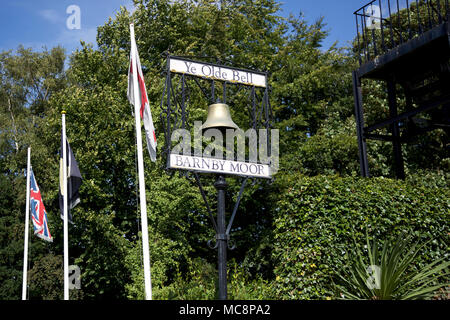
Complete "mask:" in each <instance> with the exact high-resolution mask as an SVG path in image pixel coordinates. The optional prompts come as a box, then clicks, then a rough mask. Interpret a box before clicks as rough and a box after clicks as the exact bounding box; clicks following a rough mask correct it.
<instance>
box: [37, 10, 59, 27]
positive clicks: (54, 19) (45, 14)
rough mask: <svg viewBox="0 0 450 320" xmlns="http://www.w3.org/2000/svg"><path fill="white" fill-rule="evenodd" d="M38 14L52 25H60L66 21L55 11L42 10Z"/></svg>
mask: <svg viewBox="0 0 450 320" xmlns="http://www.w3.org/2000/svg"><path fill="white" fill-rule="evenodd" d="M38 14H39V16H41V17H42V18H44V19H45V20H47V21H48V22H50V23H54V24H58V23H62V22H64V21H65V19H64V17H63V16H62V15H61V14H59V13H58V12H57V11H56V10H53V9H44V10H40V11H38Z"/></svg>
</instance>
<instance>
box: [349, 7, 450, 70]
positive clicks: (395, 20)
mask: <svg viewBox="0 0 450 320" xmlns="http://www.w3.org/2000/svg"><path fill="white" fill-rule="evenodd" d="M353 14H354V15H355V20H356V38H355V41H354V47H355V49H356V52H357V54H358V56H359V62H360V65H361V64H363V63H366V62H369V61H371V60H372V59H374V58H375V57H376V56H379V55H381V54H384V53H387V52H388V51H389V50H391V49H393V48H395V47H397V46H399V45H401V44H403V43H405V42H407V41H409V40H411V39H413V38H416V37H418V36H420V35H421V34H423V33H424V32H426V31H428V30H431V29H433V28H435V27H437V26H439V25H441V24H443V23H445V22H448V21H449V17H450V5H449V0H372V1H370V2H369V3H367V4H366V5H364V6H362V7H361V8H359V9H358V10H356V11H355V12H354V13H353Z"/></svg>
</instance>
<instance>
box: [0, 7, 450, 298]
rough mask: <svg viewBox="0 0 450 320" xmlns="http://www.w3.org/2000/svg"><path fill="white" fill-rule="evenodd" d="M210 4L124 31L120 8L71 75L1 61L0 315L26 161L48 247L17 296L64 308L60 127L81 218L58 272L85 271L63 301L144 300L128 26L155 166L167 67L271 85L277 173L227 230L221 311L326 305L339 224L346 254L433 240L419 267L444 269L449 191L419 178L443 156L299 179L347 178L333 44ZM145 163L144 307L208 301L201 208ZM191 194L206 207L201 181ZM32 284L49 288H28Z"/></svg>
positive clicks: (16, 260)
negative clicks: (147, 283) (172, 62)
mask: <svg viewBox="0 0 450 320" xmlns="http://www.w3.org/2000/svg"><path fill="white" fill-rule="evenodd" d="M216 2H217V1H211V0H200V1H188V0H184V1H169V0H136V1H135V4H136V10H135V11H134V12H133V13H130V12H128V11H127V10H126V9H125V8H121V10H120V12H118V13H117V15H116V16H115V17H114V18H110V19H109V20H108V21H107V22H106V23H105V24H104V25H103V26H100V27H99V28H98V36H97V41H98V49H94V48H93V47H92V46H90V45H86V44H84V43H82V48H81V49H80V50H78V51H76V52H75V53H73V54H72V55H71V56H70V57H69V59H70V62H69V68H68V69H67V70H66V71H65V70H64V61H65V56H64V50H63V49H61V48H58V47H57V48H53V49H51V50H46V51H44V52H41V53H36V52H32V51H31V50H30V49H24V48H22V47H20V48H19V49H18V50H17V51H16V52H15V53H12V52H3V53H0V77H1V78H0V81H1V82H0V188H1V192H0V286H1V288H2V290H1V292H0V298H2V299H18V298H19V297H20V281H18V280H19V279H21V272H22V255H23V240H22V239H23V230H24V223H23V220H24V219H23V215H24V211H25V177H24V175H23V171H24V169H25V167H26V149H27V147H28V146H31V147H32V165H33V169H34V172H35V174H36V178H37V180H38V183H39V186H40V189H41V192H42V196H43V199H44V203H45V206H46V209H47V213H48V218H49V225H50V230H51V232H52V235H53V237H54V242H53V243H51V244H47V243H44V242H43V241H41V240H36V239H35V238H34V237H31V240H30V259H29V261H30V270H33V271H32V272H31V271H30V272H31V275H32V277H31V279H32V280H30V281H32V282H30V290H31V291H30V294H31V296H32V298H33V299H59V298H60V297H61V296H60V295H61V292H62V289H61V283H60V280H61V279H60V269H61V263H62V258H61V256H60V255H61V253H62V252H63V250H62V247H63V243H62V236H61V235H62V223H61V219H60V218H59V205H58V200H57V199H58V196H57V193H58V184H59V181H58V179H59V176H58V173H59V163H58V161H59V156H58V151H59V147H60V139H59V136H60V132H61V120H60V119H61V111H63V110H64V111H66V119H67V136H68V139H69V141H70V144H71V147H72V149H73V151H74V153H75V157H76V159H77V161H78V164H79V167H80V170H81V173H82V176H83V184H82V186H81V189H80V195H81V203H80V204H79V205H78V206H77V207H76V208H75V209H74V210H73V212H72V213H73V218H74V225H71V226H70V230H69V235H70V237H69V241H70V243H69V252H70V264H76V265H78V266H79V267H80V269H81V285H82V289H83V290H82V292H78V291H74V292H72V293H71V294H73V295H74V296H73V297H74V298H75V297H76V298H83V299H125V298H129V299H141V298H143V294H144V290H143V274H142V259H141V251H142V249H141V238H140V225H139V217H140V215H139V212H138V197H137V194H138V193H137V190H136V180H137V179H136V153H135V152H136V151H135V143H136V137H135V129H134V118H133V116H132V109H131V107H130V104H129V102H128V100H127V97H126V90H127V74H128V68H129V50H130V47H129V46H130V44H129V43H130V40H129V23H130V22H134V24H135V30H136V36H137V39H136V40H137V45H138V48H139V53H140V58H141V63H142V66H143V71H144V77H145V80H146V84H147V90H148V94H149V101H150V105H151V108H152V113H153V119H154V121H155V127H156V133H157V139H158V149H159V150H161V149H160V146H162V145H163V144H164V137H163V134H162V132H163V126H162V125H163V124H162V123H161V121H160V118H159V116H158V114H159V111H160V109H159V103H160V99H161V94H162V90H163V86H164V76H165V75H164V74H163V72H162V71H163V68H164V66H165V56H164V55H163V53H164V52H166V51H167V50H169V51H170V53H171V54H176V55H181V56H184V55H187V56H191V57H196V58H197V59H201V60H205V61H206V60H208V61H211V60H214V61H217V60H218V61H219V62H220V63H225V64H229V65H233V66H236V67H245V68H250V69H258V70H262V71H269V77H270V78H269V83H270V85H271V87H270V103H271V106H272V109H273V110H272V111H273V117H274V126H275V127H276V128H278V129H280V140H281V150H280V155H281V160H280V164H281V170H280V173H279V176H277V177H276V180H275V183H272V182H268V181H255V182H254V183H248V184H247V187H246V190H245V192H244V193H243V196H242V200H241V204H240V207H239V210H238V213H237V215H236V219H235V221H234V228H235V229H233V230H232V237H233V240H234V241H235V242H236V245H237V248H236V250H234V251H232V252H230V260H232V259H234V260H235V262H233V263H230V264H229V269H228V272H229V279H230V282H229V295H230V297H232V298H234V299H261V298H264V299H272V298H274V299H276V298H325V297H330V296H332V295H333V292H332V289H331V288H330V286H329V283H331V279H332V277H333V276H334V273H333V271H332V270H333V269H332V266H335V265H336V266H339V265H342V264H343V261H344V260H343V255H341V253H342V252H345V251H346V250H347V246H348V245H350V242H349V239H350V237H349V234H350V226H349V223H350V222H351V223H352V225H353V226H355V228H356V230H357V234H356V237H357V238H360V237H361V230H363V229H364V228H365V227H366V226H367V225H369V224H370V225H371V226H375V225H376V226H377V230H379V231H378V232H379V233H380V234H379V235H378V236H380V235H381V236H382V235H387V234H391V233H392V234H395V233H397V232H398V231H399V230H400V229H402V230H403V229H408V230H413V231H414V232H416V235H417V236H418V237H420V238H423V239H431V237H432V235H435V236H436V237H437V238H436V239H435V242H431V243H430V244H429V247H427V248H426V250H425V249H423V250H422V253H421V257H422V258H423V261H431V260H433V259H435V258H439V257H442V256H443V255H444V254H446V250H448V249H446V246H445V245H444V243H445V241H446V238H445V237H446V235H445V232H446V231H445V230H447V227H448V222H447V220H448V206H449V204H448V200H446V199H448V182H447V181H448V174H447V173H445V171H442V170H441V171H440V173H437V174H434V173H430V171H429V170H426V169H427V168H430V167H431V168H440V169H445V168H446V165H447V167H448V156H447V157H445V156H444V155H442V154H439V155H437V156H436V158H435V159H433V161H431V162H430V164H428V163H427V162H426V160H427V158H426V157H425V155H424V154H418V153H417V150H415V149H413V148H412V149H411V150H410V149H408V150H405V152H406V154H407V155H412V156H411V157H406V159H407V165H408V168H409V169H410V171H411V172H415V171H416V170H417V168H418V167H421V166H422V167H423V168H424V169H425V170H424V171H422V172H420V174H417V175H415V176H412V177H411V178H409V180H408V181H407V182H395V181H391V180H388V179H373V180H360V179H356V178H349V177H348V178H338V177H334V176H332V177H326V176H318V177H315V178H307V177H305V176H304V175H308V176H314V175H323V174H332V175H334V174H336V175H338V176H344V177H346V176H355V175H357V174H358V172H359V165H358V154H357V142H356V130H355V123H354V119H353V96H352V83H351V72H350V71H351V70H353V69H354V68H355V66H356V63H355V62H356V59H355V57H354V55H353V54H352V53H350V52H348V51H346V49H343V48H336V47H334V46H333V47H331V48H330V49H328V50H324V49H323V48H322V47H321V43H322V40H323V39H324V38H325V37H327V35H328V34H327V31H326V30H325V28H326V24H325V22H324V20H323V19H318V20H317V21H316V22H314V23H308V22H307V21H305V19H304V17H303V16H302V15H301V14H300V15H298V17H295V16H291V17H290V18H288V19H285V18H282V17H280V16H278V13H277V10H278V9H279V6H280V4H279V3H278V2H276V1H274V0H258V1H251V0H243V1H223V3H224V6H223V8H222V11H220V9H219V8H218V6H217V4H216ZM215 59H217V60H215ZM200 81H203V80H200ZM370 86H371V87H370ZM370 86H369V90H371V91H373V95H372V96H369V97H368V100H367V103H368V105H370V107H371V110H372V111H370V112H369V113H368V116H369V117H371V118H370V119H375V118H376V117H377V116H379V115H380V114H382V113H383V112H386V109H385V105H386V104H385V93H384V92H383V88H382V87H381V86H380V85H379V84H377V83H372V84H370ZM217 87H219V86H217ZM228 87H231V86H228ZM217 90H218V92H217V94H220V90H221V89H220V88H218V89H217ZM229 90H231V92H230V93H234V94H235V95H234V97H233V95H232V94H230V95H229V97H230V101H229V102H230V105H231V106H232V108H231V109H232V113H233V115H232V116H233V119H235V121H236V122H237V123H238V125H239V126H240V127H242V128H247V127H248V121H247V119H248V114H247V111H248V110H247V109H248V108H247V103H248V99H249V98H248V96H246V95H244V94H243V92H239V93H236V91H237V89H236V88H235V89H233V88H230V89H229ZM233 90H234V91H233ZM243 91H244V90H243ZM190 96H191V104H190V105H189V117H190V118H189V121H194V120H204V119H205V117H206V105H207V102H206V101H205V99H203V97H202V94H201V92H200V91H199V90H198V88H196V87H195V86H193V88H191V92H190ZM424 141H425V140H423V141H421V143H425V142H424ZM430 141H433V143H432V144H429V146H430V148H432V149H433V150H437V149H438V148H439V147H440V146H441V145H440V144H439V143H441V142H442V141H445V135H444V134H442V132H438V133H437V136H432V137H430ZM368 150H369V161H370V166H371V170H372V173H374V174H376V175H378V174H379V175H389V172H390V170H389V166H390V165H389V163H390V160H391V159H390V154H391V146H390V145H388V144H383V143H379V142H374V143H369V144H368ZM427 150H430V149H427ZM144 152H145V151H144ZM145 154H146V153H145ZM158 154H159V155H160V156H159V158H158V162H157V164H156V165H155V164H154V163H152V162H150V160H149V157H148V156H146V155H144V159H145V164H144V166H145V181H146V190H147V202H148V208H147V211H148V222H149V239H150V255H151V271H152V281H153V286H154V290H153V293H154V298H158V299H214V298H216V295H215V294H216V282H217V281H216V272H215V265H216V255H215V254H214V252H213V251H211V250H209V249H207V246H206V242H207V241H208V240H209V239H212V238H213V237H214V234H213V230H212V228H211V224H210V221H209V218H208V213H207V212H206V209H205V207H204V203H203V199H202V197H201V195H200V193H199V191H198V188H197V187H196V186H195V185H194V184H193V183H191V182H192V181H189V180H188V179H186V177H183V176H179V175H178V174H173V175H168V174H167V172H166V171H165V170H164V169H165V168H164V164H165V163H164V161H163V159H162V157H161V153H159V152H158ZM202 179H204V180H203V181H204V187H205V191H206V193H207V198H208V199H209V201H210V203H211V204H213V203H215V201H216V199H215V189H214V188H213V187H212V180H213V178H212V177H208V176H206V177H203V178H202ZM228 184H229V187H228V192H227V199H226V203H227V208H226V212H227V213H230V212H232V209H233V205H234V203H235V201H236V196H237V193H238V192H239V188H240V181H239V179H231V178H230V179H228ZM212 207H213V208H212V209H213V210H214V209H215V208H214V206H212ZM446 219H447V220H446ZM378 226H380V229H378ZM288 249H289V250H288ZM420 263H422V262H421V261H419V264H420ZM40 272H47V273H48V274H49V275H52V276H54V277H55V278H58V279H60V280H58V281H53V282H52V281H45V282H42V283H41V282H40V280H39V279H38V278H37V277H38V275H39V274H40ZM48 280H50V279H48Z"/></svg>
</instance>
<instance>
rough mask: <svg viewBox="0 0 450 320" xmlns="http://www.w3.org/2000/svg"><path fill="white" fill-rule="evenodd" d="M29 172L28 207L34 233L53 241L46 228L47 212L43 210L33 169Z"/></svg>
mask: <svg viewBox="0 0 450 320" xmlns="http://www.w3.org/2000/svg"><path fill="white" fill-rule="evenodd" d="M30 172H31V174H30V207H31V220H32V221H33V227H34V234H35V235H36V236H38V237H39V238H41V239H44V240H46V241H49V242H53V238H52V235H51V234H50V230H49V228H48V220H47V212H46V211H45V207H44V202H42V197H41V191H40V190H39V187H38V185H37V182H36V179H35V177H34V173H33V170H30Z"/></svg>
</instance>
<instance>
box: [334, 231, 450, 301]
mask: <svg viewBox="0 0 450 320" xmlns="http://www.w3.org/2000/svg"><path fill="white" fill-rule="evenodd" d="M366 238H367V249H368V259H364V257H363V253H362V252H361V249H360V248H359V247H358V246H357V245H356V243H355V252H354V254H353V255H352V256H350V257H349V256H348V267H347V268H346V270H345V271H344V272H343V273H342V274H339V277H340V279H341V280H342V283H341V284H340V285H337V288H338V290H339V291H340V294H341V297H342V298H343V299H351V300H361V299H363V300H409V299H427V298H430V297H432V296H433V293H434V292H436V291H437V290H439V289H440V288H443V287H444V288H445V287H447V286H449V283H448V275H449V270H448V269H449V268H448V267H449V265H450V262H449V261H448V258H447V257H445V258H442V259H438V260H436V261H434V262H432V263H430V264H428V265H426V266H425V267H423V268H422V269H420V270H417V269H416V268H414V263H415V261H416V257H417V255H418V253H419V252H420V249H421V248H422V247H423V246H424V245H425V244H424V245H422V246H419V245H418V243H411V237H407V236H405V235H401V236H400V237H399V238H398V239H397V241H396V242H395V243H393V242H391V241H385V242H384V244H383V247H382V250H381V251H379V250H378V246H377V245H376V240H374V241H373V243H372V245H371V243H370V241H369V237H368V236H366ZM442 279H443V280H442Z"/></svg>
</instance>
